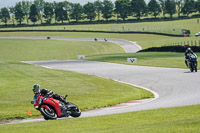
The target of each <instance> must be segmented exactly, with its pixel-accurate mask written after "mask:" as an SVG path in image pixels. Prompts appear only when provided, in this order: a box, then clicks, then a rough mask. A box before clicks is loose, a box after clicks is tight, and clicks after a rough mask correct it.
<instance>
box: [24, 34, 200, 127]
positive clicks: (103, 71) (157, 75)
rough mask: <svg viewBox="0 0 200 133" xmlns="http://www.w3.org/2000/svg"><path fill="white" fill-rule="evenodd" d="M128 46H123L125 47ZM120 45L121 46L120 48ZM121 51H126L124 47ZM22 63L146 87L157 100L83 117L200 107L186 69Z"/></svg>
mask: <svg viewBox="0 0 200 133" xmlns="http://www.w3.org/2000/svg"><path fill="white" fill-rule="evenodd" d="M31 39H33V38H31ZM79 40H81V39H79ZM114 41H117V40H114ZM120 41H122V42H118V44H120V43H122V44H123V40H120ZM125 42H128V41H125ZM129 43H131V42H129ZM129 43H127V44H126V43H125V45H128V44H129ZM122 44H120V45H121V46H122V47H123V45H122ZM130 45H133V44H132V43H131V44H129V46H130ZM134 47H135V48H133V47H132V48H133V50H132V51H131V50H130V49H129V50H130V51H128V49H127V50H126V51H127V52H136V51H138V49H139V47H138V46H134ZM124 49H126V48H125V47H124ZM24 63H29V64H34V65H40V66H42V67H46V68H50V69H59V70H69V71H75V72H80V73H86V74H90V75H95V76H100V77H104V78H109V79H113V80H116V81H121V82H124V83H129V84H133V85H137V86H141V87H144V88H149V89H150V90H152V92H153V93H154V94H155V96H156V99H147V100H141V101H140V100H139V101H130V102H129V103H124V104H121V105H118V106H113V107H108V108H102V109H97V110H91V111H86V112H83V113H82V117H90V116H100V115H109V114H116V113H125V112H133V111H140V110H149V109H157V108H168V107H175V106H186V105H195V104H200V87H199V81H200V73H199V72H197V73H191V72H189V70H188V69H176V68H159V67H144V66H134V65H122V64H115V63H105V62H95V61H81V60H74V61H26V62H24ZM41 120H42V119H35V120H32V121H41ZM27 121H28V120H27ZM27 121H25V122H27ZM29 121H30V120H29ZM29 121H28V122H29ZM20 123H21V122H20Z"/></svg>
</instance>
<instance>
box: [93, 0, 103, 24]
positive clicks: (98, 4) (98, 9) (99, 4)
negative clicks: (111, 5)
mask: <svg viewBox="0 0 200 133" xmlns="http://www.w3.org/2000/svg"><path fill="white" fill-rule="evenodd" d="M94 7H95V11H96V13H97V16H98V21H99V20H100V15H101V11H102V8H103V5H102V2H101V1H100V0H96V1H95V2H94Z"/></svg>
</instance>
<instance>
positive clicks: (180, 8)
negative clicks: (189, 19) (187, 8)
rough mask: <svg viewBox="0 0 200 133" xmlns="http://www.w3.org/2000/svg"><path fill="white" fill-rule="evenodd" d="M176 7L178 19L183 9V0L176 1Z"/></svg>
mask: <svg viewBox="0 0 200 133" xmlns="http://www.w3.org/2000/svg"><path fill="white" fill-rule="evenodd" d="M176 7H177V13H178V17H180V16H181V15H180V14H181V10H182V8H183V0H176Z"/></svg>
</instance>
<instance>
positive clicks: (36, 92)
mask: <svg viewBox="0 0 200 133" xmlns="http://www.w3.org/2000/svg"><path fill="white" fill-rule="evenodd" d="M33 93H34V94H38V93H40V85H39V84H35V85H33Z"/></svg>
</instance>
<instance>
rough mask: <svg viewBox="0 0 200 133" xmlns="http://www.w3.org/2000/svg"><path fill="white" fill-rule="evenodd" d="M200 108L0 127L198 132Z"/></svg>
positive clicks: (43, 131)
mask: <svg viewBox="0 0 200 133" xmlns="http://www.w3.org/2000/svg"><path fill="white" fill-rule="evenodd" d="M199 123H200V105H195V106H186V107H175V108H167V109H156V110H148V111H139V112H131V113H124V114H115V115H108V116H100V117H91V118H80V119H66V120H56V121H43V122H33V123H24V124H15V125H3V126H0V130H1V132H2V133H26V132H29V133H35V132H39V133H48V132H55V131H56V132H59V133H65V132H68V133H116V132H117V133H133V132H135V133H199V130H200V126H199Z"/></svg>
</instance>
